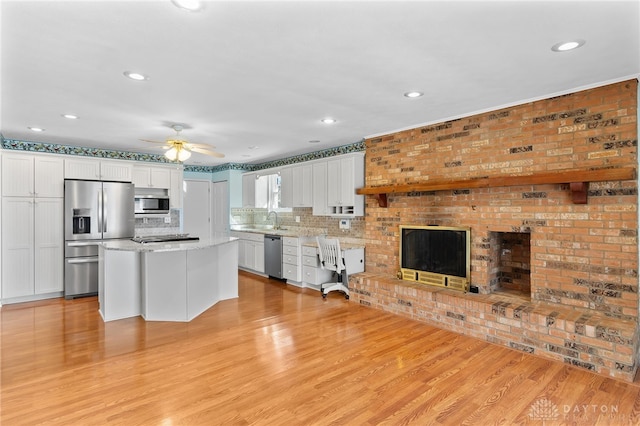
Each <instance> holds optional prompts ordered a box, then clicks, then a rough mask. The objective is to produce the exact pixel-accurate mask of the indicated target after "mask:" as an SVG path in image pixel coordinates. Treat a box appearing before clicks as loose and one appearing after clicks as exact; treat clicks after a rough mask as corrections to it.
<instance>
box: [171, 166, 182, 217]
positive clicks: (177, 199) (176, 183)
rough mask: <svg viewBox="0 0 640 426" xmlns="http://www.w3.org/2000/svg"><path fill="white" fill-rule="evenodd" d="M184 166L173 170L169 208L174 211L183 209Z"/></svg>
mask: <svg viewBox="0 0 640 426" xmlns="http://www.w3.org/2000/svg"><path fill="white" fill-rule="evenodd" d="M182 170H183V169H182V166H174V167H172V168H171V187H170V188H169V207H171V208H172V209H181V208H182V192H183V191H182V189H183V188H182V187H183V182H184V176H183V172H182Z"/></svg>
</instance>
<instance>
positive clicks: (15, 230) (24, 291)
mask: <svg viewBox="0 0 640 426" xmlns="http://www.w3.org/2000/svg"><path fill="white" fill-rule="evenodd" d="M61 224H62V222H60V225H59V226H61ZM33 259H34V250H33V199H32V198H12V197H3V198H2V298H3V299H8V298H12V297H20V296H30V295H33V292H34V286H33V282H34V281H33V265H34V260H33ZM59 262H60V264H62V262H63V259H62V258H60V259H59Z"/></svg>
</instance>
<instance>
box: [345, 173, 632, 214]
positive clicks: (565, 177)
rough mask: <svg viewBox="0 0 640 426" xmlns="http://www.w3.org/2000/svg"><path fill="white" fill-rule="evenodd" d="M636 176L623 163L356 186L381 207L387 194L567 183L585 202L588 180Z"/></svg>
mask: <svg viewBox="0 0 640 426" xmlns="http://www.w3.org/2000/svg"><path fill="white" fill-rule="evenodd" d="M636 178H637V175H636V169H635V167H621V168H616V169H595V170H566V171H562V172H550V173H536V174H531V175H520V176H486V177H480V178H472V179H459V180H451V179H445V180H433V181H426V182H417V183H407V184H398V185H386V186H369V187H364V188H358V189H356V193H357V194H362V195H373V196H375V197H376V199H377V200H378V205H379V206H380V207H387V194H399V193H407V192H422V191H445V190H449V189H473V188H496V187H504V186H520V185H543V184H557V183H565V184H569V187H570V190H571V193H572V198H573V202H574V204H586V203H587V190H588V189H589V185H588V183H589V182H606V181H618V180H635V179H636Z"/></svg>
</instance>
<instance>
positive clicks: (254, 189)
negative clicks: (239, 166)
mask: <svg viewBox="0 0 640 426" xmlns="http://www.w3.org/2000/svg"><path fill="white" fill-rule="evenodd" d="M262 173H264V172H262ZM262 173H245V174H243V175H242V207H255V208H260V209H266V208H268V207H274V206H275V207H279V205H278V203H279V191H280V185H279V184H278V181H279V176H278V175H277V173H272V174H262Z"/></svg>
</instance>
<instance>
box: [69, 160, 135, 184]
mask: <svg viewBox="0 0 640 426" xmlns="http://www.w3.org/2000/svg"><path fill="white" fill-rule="evenodd" d="M132 170H133V162H131V161H118V160H97V159H93V158H67V159H65V160H64V177H65V179H87V180H108V181H115V182H131V172H132Z"/></svg>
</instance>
